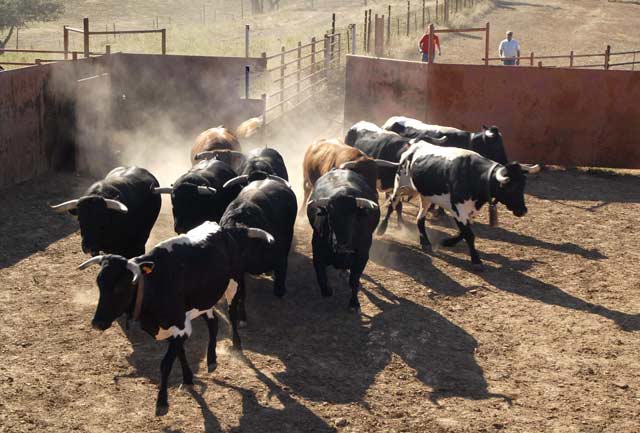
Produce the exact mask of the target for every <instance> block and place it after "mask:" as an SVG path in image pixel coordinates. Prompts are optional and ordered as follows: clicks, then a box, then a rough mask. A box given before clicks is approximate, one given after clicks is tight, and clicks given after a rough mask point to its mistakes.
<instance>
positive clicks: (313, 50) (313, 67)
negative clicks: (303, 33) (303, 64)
mask: <svg viewBox="0 0 640 433" xmlns="http://www.w3.org/2000/svg"><path fill="white" fill-rule="evenodd" d="M315 72H316V38H315V36H314V37H312V38H311V83H314V82H315V81H316V77H315V75H314V74H315Z"/></svg>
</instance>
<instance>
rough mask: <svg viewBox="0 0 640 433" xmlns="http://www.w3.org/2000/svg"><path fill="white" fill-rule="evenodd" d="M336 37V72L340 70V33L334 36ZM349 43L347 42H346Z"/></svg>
mask: <svg viewBox="0 0 640 433" xmlns="http://www.w3.org/2000/svg"><path fill="white" fill-rule="evenodd" d="M336 36H337V37H338V59H337V60H336V70H338V71H339V70H340V56H341V55H342V33H338V34H337V35H336ZM347 43H349V41H347Z"/></svg>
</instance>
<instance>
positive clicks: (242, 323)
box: [238, 320, 247, 328]
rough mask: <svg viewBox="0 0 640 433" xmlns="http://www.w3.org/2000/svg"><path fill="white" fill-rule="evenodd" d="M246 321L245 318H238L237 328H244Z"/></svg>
mask: <svg viewBox="0 0 640 433" xmlns="http://www.w3.org/2000/svg"><path fill="white" fill-rule="evenodd" d="M246 327H247V321H246V320H238V328H246Z"/></svg>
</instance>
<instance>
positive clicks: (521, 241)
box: [473, 222, 607, 260]
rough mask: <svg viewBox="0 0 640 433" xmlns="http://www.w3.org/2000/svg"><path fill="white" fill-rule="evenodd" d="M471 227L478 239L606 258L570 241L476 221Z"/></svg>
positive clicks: (594, 257) (598, 252) (599, 258)
mask: <svg viewBox="0 0 640 433" xmlns="http://www.w3.org/2000/svg"><path fill="white" fill-rule="evenodd" d="M473 227H474V231H475V233H476V236H477V237H478V239H491V240H493V241H501V242H505V243H508V244H510V245H524V246H527V247H536V248H543V249H545V250H550V251H557V252H559V253H565V254H576V255H579V256H581V257H584V258H585V259H589V260H602V259H606V258H607V256H605V255H604V254H602V253H601V252H600V251H598V250H597V249H595V248H594V249H591V250H589V249H586V248H583V247H581V246H580V245H577V244H574V243H572V242H564V243H561V244H554V243H552V242H547V241H543V240H540V239H537V238H534V237H533V236H528V235H525V234H522V233H516V232H512V231H509V230H507V229H505V228H502V227H490V226H489V225H487V224H482V223H477V222H476V223H474V225H473Z"/></svg>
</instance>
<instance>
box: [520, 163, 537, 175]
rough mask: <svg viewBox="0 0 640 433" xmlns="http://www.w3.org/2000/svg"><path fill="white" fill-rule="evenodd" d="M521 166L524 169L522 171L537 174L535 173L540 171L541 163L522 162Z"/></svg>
mask: <svg viewBox="0 0 640 433" xmlns="http://www.w3.org/2000/svg"><path fill="white" fill-rule="evenodd" d="M520 168H521V169H522V171H526V172H527V173H531V174H535V173H539V172H540V165H539V164H535V165H531V164H520Z"/></svg>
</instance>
